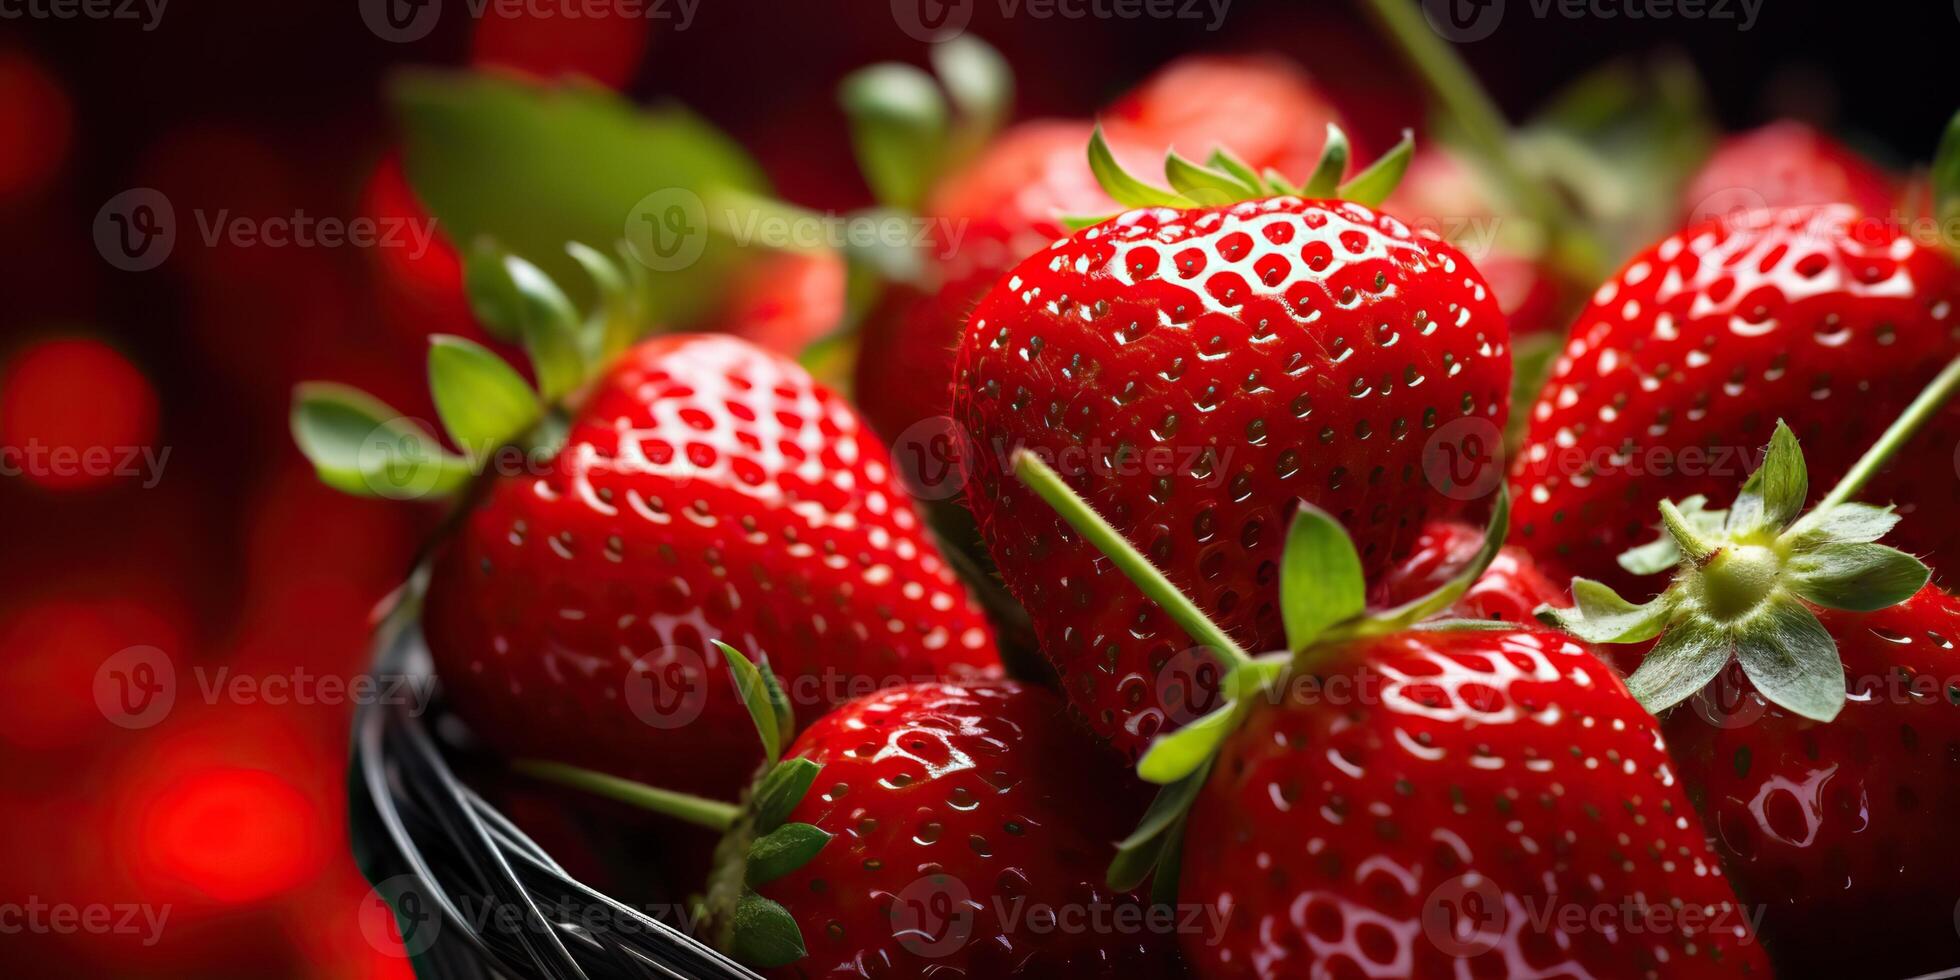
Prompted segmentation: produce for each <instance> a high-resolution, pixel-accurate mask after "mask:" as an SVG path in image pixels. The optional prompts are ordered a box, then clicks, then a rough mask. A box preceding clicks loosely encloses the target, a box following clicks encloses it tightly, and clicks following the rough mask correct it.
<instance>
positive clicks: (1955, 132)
mask: <svg viewBox="0 0 1960 980" xmlns="http://www.w3.org/2000/svg"><path fill="white" fill-rule="evenodd" d="M1932 183H1933V214H1934V215H1935V216H1937V217H1938V218H1939V222H1940V224H1939V226H1940V227H1941V228H1954V227H1960V113H1955V114H1954V116H1953V118H1952V119H1949V120H1947V124H1946V132H1945V133H1943V134H1941V136H1940V147H1939V149H1938V150H1937V151H1935V152H1934V154H1933V172H1932ZM1947 248H1948V249H1949V250H1952V249H1953V248H1954V245H1953V243H1952V242H1951V241H1949V242H1948V244H1947Z"/></svg>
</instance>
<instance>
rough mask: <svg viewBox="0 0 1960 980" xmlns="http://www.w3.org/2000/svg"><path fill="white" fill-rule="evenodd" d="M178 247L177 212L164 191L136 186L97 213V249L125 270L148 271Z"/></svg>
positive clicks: (113, 199) (106, 258) (105, 257)
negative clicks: (164, 194)
mask: <svg viewBox="0 0 1960 980" xmlns="http://www.w3.org/2000/svg"><path fill="white" fill-rule="evenodd" d="M176 247H177V213H176V211H175V210H174V209H172V208H171V206H170V199H169V198H167V197H165V196H163V192H162V191H159V190H156V189H154V188H150V187H133V188H130V189H129V190H126V191H123V192H122V193H120V194H117V195H116V196H115V197H112V198H110V199H109V200H108V201H107V202H105V203H104V204H103V205H102V209H101V210H99V211H97V212H95V250H96V251H97V252H100V253H101V254H102V258H103V259H104V260H105V261H107V262H108V263H109V264H110V265H113V266H115V267H116V268H118V269H121V270H123V271H124V272H147V271H149V270H151V269H154V268H156V267H157V266H159V265H162V264H163V260H165V259H167V258H169V257H170V252H171V250H172V249H174V248H176Z"/></svg>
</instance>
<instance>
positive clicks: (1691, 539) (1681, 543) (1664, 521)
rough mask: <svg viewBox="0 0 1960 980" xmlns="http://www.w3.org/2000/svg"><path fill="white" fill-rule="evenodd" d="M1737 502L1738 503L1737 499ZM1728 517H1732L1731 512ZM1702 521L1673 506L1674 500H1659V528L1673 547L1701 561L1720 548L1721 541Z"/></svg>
mask: <svg viewBox="0 0 1960 980" xmlns="http://www.w3.org/2000/svg"><path fill="white" fill-rule="evenodd" d="M1737 502H1738V503H1740V501H1739V500H1738V501H1737ZM1730 517H1731V519H1733V517H1734V515H1733V513H1732V512H1731V514H1730ZM1703 523H1705V522H1704V521H1698V520H1696V519H1694V518H1690V517H1689V516H1688V515H1687V514H1685V513H1683V512H1682V511H1681V508H1679V507H1676V506H1674V501H1672V500H1663V501H1661V528H1662V529H1664V530H1665V531H1667V533H1668V536H1669V537H1671V538H1673V539H1674V545H1675V547H1676V548H1677V549H1679V550H1680V552H1681V553H1682V554H1683V555H1686V556H1687V557H1688V558H1690V559H1692V560H1694V561H1701V560H1703V559H1705V558H1707V557H1708V556H1709V555H1712V554H1714V553H1715V552H1717V551H1720V550H1721V548H1722V546H1721V543H1720V542H1718V541H1716V540H1715V539H1714V538H1712V537H1710V532H1709V531H1707V530H1704V529H1703V527H1702V524H1703Z"/></svg>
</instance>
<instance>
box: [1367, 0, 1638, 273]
mask: <svg viewBox="0 0 1960 980" xmlns="http://www.w3.org/2000/svg"><path fill="white" fill-rule="evenodd" d="M1366 3H1367V5H1368V7H1369V8H1370V9H1371V10H1372V11H1373V12H1374V14H1375V19H1376V20H1377V21H1378V22H1380V23H1381V25H1382V26H1383V27H1384V28H1386V29H1387V31H1388V34H1389V37H1390V39H1391V40H1393V41H1394V42H1395V45H1396V47H1398V48H1399V49H1400V50H1401V52H1402V55H1403V57H1404V58H1406V59H1407V60H1408V62H1409V64H1410V65H1411V66H1413V67H1414V68H1415V69H1416V73H1417V74H1418V75H1420V76H1421V77H1422V81H1423V84H1424V85H1425V87H1427V88H1428V90H1429V94H1430V96H1431V97H1432V98H1433V99H1435V100H1436V101H1437V102H1438V103H1441V104H1442V106H1443V108H1444V109H1445V110H1446V111H1447V112H1448V113H1449V114H1450V117H1451V118H1452V119H1453V120H1455V121H1456V123H1457V125H1458V126H1460V127H1461V128H1462V130H1463V135H1464V136H1465V138H1466V139H1468V141H1469V144H1470V145H1469V149H1470V150H1471V151H1472V152H1473V153H1475V154H1476V155H1477V156H1478V157H1479V158H1481V159H1482V160H1483V161H1484V164H1485V166H1487V167H1488V168H1489V169H1490V171H1491V173H1492V175H1494V176H1495V177H1496V178H1497V180H1498V182H1499V183H1500V184H1501V185H1502V188H1503V192H1504V195H1505V196H1506V197H1508V198H1509V199H1510V200H1511V202H1512V203H1513V204H1514V205H1515V206H1517V207H1519V208H1520V209H1521V210H1524V211H1526V212H1529V213H1530V214H1532V215H1533V216H1535V217H1537V218H1538V219H1539V220H1540V221H1543V222H1544V223H1545V225H1546V227H1547V228H1548V229H1549V230H1550V231H1551V232H1552V234H1553V240H1554V241H1556V242H1558V243H1559V247H1558V251H1559V253H1560V254H1559V258H1560V260H1561V261H1562V262H1565V263H1566V264H1568V265H1569V266H1571V267H1573V269H1572V271H1573V272H1574V273H1575V274H1580V275H1582V278H1586V279H1587V280H1588V281H1592V280H1597V279H1599V278H1603V277H1604V272H1605V270H1604V269H1603V268H1599V266H1600V265H1601V264H1602V263H1603V261H1604V251H1603V250H1602V249H1600V248H1599V246H1598V243H1596V242H1594V241H1592V240H1591V235H1590V234H1589V233H1588V232H1587V230H1586V225H1585V223H1584V222H1582V221H1581V220H1580V219H1579V216H1578V215H1576V214H1574V213H1573V212H1572V209H1571V208H1570V207H1569V206H1568V205H1567V203H1566V202H1565V201H1564V200H1562V199H1561V198H1560V197H1559V196H1558V195H1557V194H1554V193H1551V192H1549V191H1548V190H1546V188H1545V185H1544V183H1543V182H1542V181H1539V180H1537V179H1535V178H1533V177H1532V176H1531V175H1530V174H1529V173H1526V172H1525V169H1524V168H1523V167H1522V166H1520V165H1519V163H1518V159H1517V156H1516V154H1515V153H1514V152H1513V151H1512V147H1511V125H1510V123H1509V122H1507V121H1506V120H1505V118H1504V114H1503V113H1502V112H1500V111H1498V108H1497V103H1496V102H1494V101H1492V100H1491V97H1490V93H1489V92H1486V91H1485V90H1484V87H1483V85H1481V84H1480V83H1478V81H1477V76H1476V75H1474V74H1472V73H1471V71H1470V68H1469V66H1468V65H1465V64H1464V63H1463V59H1462V58H1459V57H1457V55H1456V52H1455V51H1454V50H1453V49H1452V48H1451V47H1450V46H1449V45H1448V44H1446V43H1444V41H1443V39H1442V38H1441V37H1438V36H1437V35H1436V32H1435V31H1433V30H1430V28H1429V25H1428V24H1427V23H1425V22H1424V20H1423V15H1422V12H1421V10H1420V7H1419V5H1418V4H1417V3H1415V2H1413V0H1366Z"/></svg>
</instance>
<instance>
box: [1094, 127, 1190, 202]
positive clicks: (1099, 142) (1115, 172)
mask: <svg viewBox="0 0 1960 980" xmlns="http://www.w3.org/2000/svg"><path fill="white" fill-rule="evenodd" d="M1089 170H1090V172H1092V173H1094V174H1095V175H1096V183H1097V184H1100V185H1101V186H1102V189H1103V193H1106V194H1108V195H1109V196H1110V199H1111V200H1114V201H1115V202H1116V203H1118V204H1121V205H1123V206H1124V207H1126V208H1150V207H1167V208H1188V207H1191V202H1190V201H1188V200H1186V199H1184V198H1181V197H1179V196H1177V195H1176V194H1173V193H1171V192H1170V191H1165V190H1158V189H1157V188H1155V187H1152V186H1150V185H1149V184H1146V183H1144V182H1143V181H1140V180H1138V179H1136V178H1135V177H1132V176H1130V174H1129V172H1128V171H1125V170H1124V169H1123V165H1122V164H1120V163H1117V162H1116V154H1114V153H1112V152H1110V149H1109V143H1108V142H1107V141H1105V140H1104V139H1103V132H1102V127H1101V126H1097V127H1096V131H1095V132H1094V133H1093V134H1091V135H1090V137H1089Z"/></svg>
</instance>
